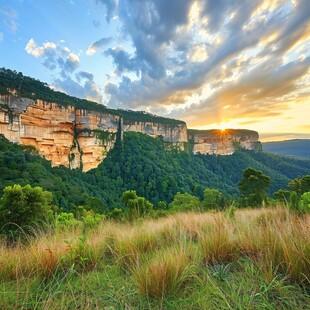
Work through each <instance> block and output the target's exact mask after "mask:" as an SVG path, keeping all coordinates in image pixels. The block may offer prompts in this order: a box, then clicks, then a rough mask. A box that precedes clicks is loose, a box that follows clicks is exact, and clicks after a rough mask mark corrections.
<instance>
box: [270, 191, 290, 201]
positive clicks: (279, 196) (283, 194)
mask: <svg viewBox="0 0 310 310" xmlns="http://www.w3.org/2000/svg"><path fill="white" fill-rule="evenodd" d="M290 195H291V192H290V191H289V190H287V189H279V190H277V191H276V192H274V194H273V197H274V198H275V199H276V200H278V201H280V202H282V203H284V204H288V203H289V201H290Z"/></svg>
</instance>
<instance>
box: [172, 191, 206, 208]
mask: <svg viewBox="0 0 310 310" xmlns="http://www.w3.org/2000/svg"><path fill="white" fill-rule="evenodd" d="M169 208H170V209H171V211H172V212H187V211H200V210H201V202H200V200H199V198H197V197H195V196H192V195H190V194H188V193H184V194H181V193H177V194H176V195H175V196H174V198H173V201H172V202H171V203H170V205H169Z"/></svg>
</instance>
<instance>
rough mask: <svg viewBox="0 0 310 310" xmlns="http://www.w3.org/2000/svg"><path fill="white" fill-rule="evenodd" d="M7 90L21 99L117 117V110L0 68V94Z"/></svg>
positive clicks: (5, 92) (6, 92)
mask: <svg viewBox="0 0 310 310" xmlns="http://www.w3.org/2000/svg"><path fill="white" fill-rule="evenodd" d="M8 89H11V90H15V91H17V94H18V95H19V96H21V97H26V98H30V99H42V100H44V101H47V102H55V103H59V104H61V105H62V106H68V105H71V106H74V107H76V108H77V109H81V110H91V111H98V112H105V113H111V114H117V115H119V113H118V112H117V110H113V109H108V108H107V107H106V106H104V105H103V104H98V103H96V102H94V101H90V100H86V99H79V98H76V97H73V96H69V95H67V94H65V93H62V92H60V91H55V90H53V89H51V88H50V87H49V86H48V85H47V84H46V83H42V82H40V81H39V80H36V79H33V78H31V77H29V76H24V75H23V74H22V73H21V72H19V73H17V72H16V71H12V70H9V69H5V68H0V94H8V93H9V92H8Z"/></svg>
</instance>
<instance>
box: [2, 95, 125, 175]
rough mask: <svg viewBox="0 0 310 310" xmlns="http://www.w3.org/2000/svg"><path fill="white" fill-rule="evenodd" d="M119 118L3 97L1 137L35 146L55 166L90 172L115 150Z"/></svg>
mask: <svg viewBox="0 0 310 310" xmlns="http://www.w3.org/2000/svg"><path fill="white" fill-rule="evenodd" d="M120 119H121V118H120V116H118V115H112V114H108V113H107V114H103V113H99V112H89V111H85V110H78V109H76V108H75V107H73V106H67V107H64V106H62V105H60V104H57V103H50V102H45V101H42V100H35V101H34V100H30V99H28V98H19V97H15V96H12V95H2V96H0V133H1V134H3V135H4V136H5V137H6V138H7V139H9V140H10V141H12V142H15V143H20V144H23V145H30V146H34V147H35V148H36V149H37V150H38V152H39V154H41V155H43V156H44V157H45V158H46V159H47V160H50V161H51V162H52V165H53V166H59V165H64V166H67V167H71V168H82V169H83V171H87V170H89V169H91V168H95V167H97V166H98V165H99V164H100V163H101V161H102V160H103V159H104V158H105V156H106V154H107V152H108V151H109V150H110V149H111V148H112V147H113V145H114V141H115V133H116V132H117V128H118V122H119V121H120Z"/></svg>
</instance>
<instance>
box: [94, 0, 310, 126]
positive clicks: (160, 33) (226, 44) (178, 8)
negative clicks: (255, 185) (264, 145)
mask: <svg viewBox="0 0 310 310" xmlns="http://www.w3.org/2000/svg"><path fill="white" fill-rule="evenodd" d="M99 2H101V1H99ZM109 4H111V3H110V2H109V1H108V2H106V6H109ZM109 7H110V11H109V13H108V10H107V15H106V17H107V19H108V20H109V18H111V16H112V15H116V16H118V20H119V22H120V23H121V25H122V28H121V29H122V32H123V37H124V38H126V39H127V40H128V43H127V44H123V45H122V47H120V46H115V47H112V48H109V49H107V50H106V51H105V55H106V56H110V57H111V58H112V60H113V64H114V67H115V70H116V73H117V75H118V79H114V80H113V81H108V82H107V83H106V86H105V91H106V93H107V94H108V96H109V105H112V106H114V107H117V106H119V107H127V108H136V109H140V110H141V109H143V110H147V111H151V112H153V111H157V112H158V111H159V112H160V113H162V114H167V113H170V115H171V116H177V117H180V118H188V119H189V117H188V115H189V114H192V113H193V115H194V116H191V117H190V119H191V121H193V120H194V117H196V118H199V117H200V118H202V117H201V115H203V116H204V119H203V120H201V121H200V122H199V123H200V125H203V124H205V123H206V122H210V118H212V119H213V120H214V121H215V120H216V119H217V120H219V119H220V117H222V116H223V114H224V111H223V107H224V106H231V107H230V108H226V109H225V115H226V116H227V118H229V119H233V118H234V117H238V115H240V114H241V113H244V118H254V117H255V115H256V116H257V118H266V117H274V116H279V115H281V113H283V112H284V111H286V109H287V107H288V106H289V105H290V104H291V102H294V100H298V98H300V96H301V92H303V93H306V94H307V92H306V91H305V87H307V86H306V85H309V82H310V76H309V74H308V73H309V70H308V69H307V68H309V56H310V6H309V5H308V0H299V1H289V0H275V1H267V0H264V1H261V0H242V1H241V0H239V1H230V0H218V1H213V0H196V1H188V0H180V1H165V0H145V1H140V0H131V1H129V0H123V1H117V2H113V5H112V6H109ZM109 14H110V15H109ZM127 46H132V47H131V48H130V49H129V48H126V47H127ZM284 59H286V60H285V61H284ZM308 98H309V96H308ZM281 102H282V103H281ZM211 113H213V114H212V116H210V115H211ZM244 121H248V120H244Z"/></svg>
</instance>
